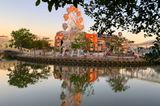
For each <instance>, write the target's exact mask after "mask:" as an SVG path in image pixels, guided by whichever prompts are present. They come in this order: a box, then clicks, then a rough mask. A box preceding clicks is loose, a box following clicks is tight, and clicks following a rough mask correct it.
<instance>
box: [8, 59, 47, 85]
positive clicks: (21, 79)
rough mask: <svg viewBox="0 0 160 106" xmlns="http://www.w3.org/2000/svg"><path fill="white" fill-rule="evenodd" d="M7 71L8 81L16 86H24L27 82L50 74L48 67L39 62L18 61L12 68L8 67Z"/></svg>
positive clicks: (31, 82) (33, 81) (44, 77)
mask: <svg viewBox="0 0 160 106" xmlns="http://www.w3.org/2000/svg"><path fill="white" fill-rule="evenodd" d="M30 70H32V71H30ZM40 70H41V71H40ZM8 71H9V72H10V73H9V74H8V76H9V80H8V83H9V84H10V85H13V86H16V87H18V88H25V87H27V86H28V85H29V84H30V85H31V84H35V83H37V82H38V81H39V80H40V79H47V78H48V76H50V69H49V68H48V67H47V66H46V65H40V64H27V63H22V62H20V63H18V64H17V65H15V66H14V68H13V69H12V68H9V69H8Z"/></svg>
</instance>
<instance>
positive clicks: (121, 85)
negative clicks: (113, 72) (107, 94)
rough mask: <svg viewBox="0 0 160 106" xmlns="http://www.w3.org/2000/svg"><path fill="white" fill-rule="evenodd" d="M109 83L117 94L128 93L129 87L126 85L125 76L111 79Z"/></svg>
mask: <svg viewBox="0 0 160 106" xmlns="http://www.w3.org/2000/svg"><path fill="white" fill-rule="evenodd" d="M108 83H109V84H110V86H111V87H112V90H114V91H115V92H122V91H126V90H127V89H128V88H129V86H126V85H125V83H126V79H125V77H124V76H114V77H111V78H109V80H108Z"/></svg>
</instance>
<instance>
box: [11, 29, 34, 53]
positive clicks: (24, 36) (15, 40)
mask: <svg viewBox="0 0 160 106" xmlns="http://www.w3.org/2000/svg"><path fill="white" fill-rule="evenodd" d="M11 37H12V39H11V40H10V43H11V44H10V46H14V47H15V48H18V49H20V50H22V48H27V49H30V48H32V42H33V40H34V39H35V35H34V34H32V33H31V32H30V31H29V30H28V29H25V28H21V29H19V30H17V31H12V33H11Z"/></svg>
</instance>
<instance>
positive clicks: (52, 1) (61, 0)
mask: <svg viewBox="0 0 160 106" xmlns="http://www.w3.org/2000/svg"><path fill="white" fill-rule="evenodd" d="M40 2H45V3H47V4H48V10H49V11H50V12H51V11H52V7H53V6H54V7H55V9H56V10H57V9H58V8H59V7H64V6H65V5H67V4H73V5H74V6H75V7H77V5H78V4H83V2H84V0H37V1H36V6H38V5H39V4H40Z"/></svg>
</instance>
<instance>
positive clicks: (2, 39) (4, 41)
mask: <svg viewBox="0 0 160 106" xmlns="http://www.w3.org/2000/svg"><path fill="white" fill-rule="evenodd" d="M7 48H9V37H8V36H4V35H2V36H0V49H7Z"/></svg>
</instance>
